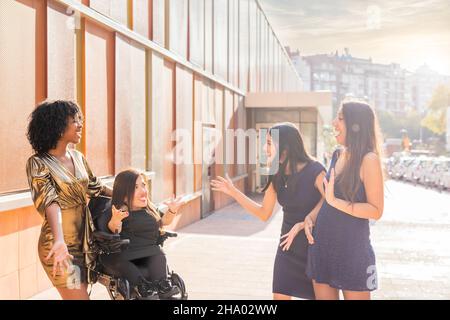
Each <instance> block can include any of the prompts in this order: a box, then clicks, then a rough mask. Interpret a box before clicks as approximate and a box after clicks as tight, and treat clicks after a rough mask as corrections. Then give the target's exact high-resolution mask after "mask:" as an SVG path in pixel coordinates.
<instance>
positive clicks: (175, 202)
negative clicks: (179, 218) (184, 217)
mask: <svg viewBox="0 0 450 320" xmlns="http://www.w3.org/2000/svg"><path fill="white" fill-rule="evenodd" d="M163 204H165V205H166V206H168V207H169V210H170V211H171V212H172V213H173V214H177V213H178V210H180V208H181V207H182V206H184V205H185V204H186V201H185V200H183V197H182V196H179V197H177V198H175V195H174V196H172V199H170V200H166V201H164V202H163Z"/></svg>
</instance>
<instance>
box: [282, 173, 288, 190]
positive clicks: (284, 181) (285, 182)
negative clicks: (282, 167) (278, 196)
mask: <svg viewBox="0 0 450 320" xmlns="http://www.w3.org/2000/svg"><path fill="white" fill-rule="evenodd" d="M281 179H283V183H284V188H285V189H287V184H288V181H289V177H287V178H286V179H285V177H283V176H281Z"/></svg>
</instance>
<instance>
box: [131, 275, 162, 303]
mask: <svg viewBox="0 0 450 320" xmlns="http://www.w3.org/2000/svg"><path fill="white" fill-rule="evenodd" d="M136 290H137V292H138V294H139V300H159V294H158V291H157V290H158V288H157V287H156V286H155V285H154V284H153V283H152V282H150V281H148V280H146V279H144V278H141V279H140V282H139V284H138V285H137V287H136Z"/></svg>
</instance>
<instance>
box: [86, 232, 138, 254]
mask: <svg viewBox="0 0 450 320" xmlns="http://www.w3.org/2000/svg"><path fill="white" fill-rule="evenodd" d="M92 235H93V240H94V242H93V244H92V249H93V251H94V252H96V253H98V254H112V253H117V252H120V251H122V250H124V249H126V248H127V247H128V245H129V244H130V239H121V238H120V234H118V233H109V232H104V231H98V230H97V231H94V232H93V233H92Z"/></svg>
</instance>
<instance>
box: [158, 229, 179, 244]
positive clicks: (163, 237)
mask: <svg viewBox="0 0 450 320" xmlns="http://www.w3.org/2000/svg"><path fill="white" fill-rule="evenodd" d="M175 237H178V234H177V233H175V232H171V231H166V230H163V231H161V233H160V235H159V238H158V241H157V244H158V245H160V246H163V245H164V241H166V240H167V239H168V238H175Z"/></svg>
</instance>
